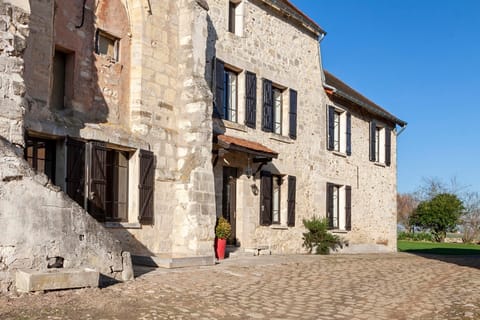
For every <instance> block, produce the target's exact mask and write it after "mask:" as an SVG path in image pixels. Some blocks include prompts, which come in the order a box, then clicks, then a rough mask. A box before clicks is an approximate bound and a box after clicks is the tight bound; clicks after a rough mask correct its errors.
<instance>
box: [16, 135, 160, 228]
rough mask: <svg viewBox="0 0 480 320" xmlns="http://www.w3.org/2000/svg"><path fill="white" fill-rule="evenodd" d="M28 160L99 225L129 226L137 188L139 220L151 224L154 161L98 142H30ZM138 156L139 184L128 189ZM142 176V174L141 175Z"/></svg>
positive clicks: (149, 155) (149, 156) (150, 156)
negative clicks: (127, 223) (133, 166)
mask: <svg viewBox="0 0 480 320" xmlns="http://www.w3.org/2000/svg"><path fill="white" fill-rule="evenodd" d="M26 141H27V143H26V147H25V159H26V160H27V161H28V163H29V164H30V165H31V166H32V168H33V169H34V170H36V171H37V172H39V173H45V174H46V175H47V176H48V177H49V178H50V180H52V182H54V183H55V184H57V185H58V186H60V187H62V189H63V190H64V191H65V192H66V193H67V195H68V196H70V197H71V198H72V199H73V200H75V201H76V202H77V203H78V204H79V205H80V206H82V207H83V208H85V209H86V210H87V211H88V212H89V213H90V214H91V215H92V216H93V217H95V218H96V219H97V220H99V221H116V222H128V217H129V215H128V212H129V199H130V198H131V196H130V191H132V186H135V188H136V187H137V186H138V190H135V192H134V193H135V194H136V195H137V194H138V197H139V201H138V203H139V208H138V211H139V215H138V216H139V220H140V222H144V223H153V189H154V170H155V157H154V155H153V153H152V152H151V151H146V150H135V149H129V148H126V147H121V146H118V147H117V146H115V145H111V144H108V143H105V142H100V141H83V140H80V139H71V138H66V139H65V138H57V139H56V140H54V139H51V140H49V139H39V138H33V137H29V136H27V138H26ZM136 153H138V157H136V158H135V159H136V161H138V166H137V167H139V171H138V175H134V176H135V177H138V178H137V179H138V180H139V181H138V183H134V184H130V183H129V179H130V176H131V175H130V173H131V170H132V169H131V168H130V167H131V166H130V162H131V161H132V159H133V158H134V155H135V154H136ZM137 170H138V169H137Z"/></svg>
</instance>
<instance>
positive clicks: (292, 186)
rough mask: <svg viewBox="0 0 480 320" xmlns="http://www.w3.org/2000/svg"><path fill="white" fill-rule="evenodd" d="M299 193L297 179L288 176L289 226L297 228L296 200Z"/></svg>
mask: <svg viewBox="0 0 480 320" xmlns="http://www.w3.org/2000/svg"><path fill="white" fill-rule="evenodd" d="M296 192H297V178H296V177H294V176H288V200H287V201H288V219H287V225H288V226H289V227H295V198H296Z"/></svg>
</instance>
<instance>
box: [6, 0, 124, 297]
mask: <svg viewBox="0 0 480 320" xmlns="http://www.w3.org/2000/svg"><path fill="white" fill-rule="evenodd" d="M30 18H31V17H30V12H29V6H28V3H25V2H24V1H9V2H8V3H7V2H2V3H0V25H1V26H2V30H1V37H0V44H1V46H0V66H1V68H2V73H1V75H0V79H1V82H0V83H1V85H0V95H1V96H2V100H1V106H2V112H6V113H5V115H8V117H6V118H5V119H6V121H5V122H2V123H1V125H0V128H1V129H0V130H2V131H1V134H0V135H2V136H3V137H1V138H0V159H2V161H0V222H1V225H2V227H3V232H2V233H1V234H0V291H6V290H11V289H13V286H12V285H13V279H14V272H15V270H16V269H20V268H26V269H46V268H47V265H48V262H49V261H48V259H49V258H55V257H62V258H64V265H63V266H64V267H66V268H70V267H72V268H73V267H91V268H95V269H97V270H99V271H100V272H101V273H102V274H103V275H104V276H107V277H109V278H115V279H119V280H122V279H123V280H127V279H131V278H132V277H133V272H132V268H131V261H130V255H129V254H128V252H124V251H123V250H122V248H121V246H120V244H119V243H118V241H116V240H115V239H114V238H113V237H112V236H111V235H110V234H109V233H108V232H107V231H106V230H105V229H104V228H103V227H102V226H101V225H100V224H98V223H97V222H96V221H95V220H94V219H93V218H92V217H90V216H89V215H88V214H87V213H86V212H85V211H84V210H83V209H82V208H80V207H79V206H78V205H77V204H76V203H75V202H74V201H72V200H71V199H69V198H68V197H66V196H65V194H64V193H63V192H62V191H61V190H60V188H58V187H55V186H53V185H51V184H50V182H49V181H48V179H47V177H46V176H44V175H37V174H35V173H34V172H33V170H32V169H31V168H30V167H29V166H28V164H27V163H26V162H25V161H24V160H23V159H22V153H23V152H22V151H23V150H22V149H21V147H22V146H23V145H24V140H23V121H22V116H23V110H24V101H25V100H24V95H25V84H24V81H23V77H24V73H23V71H24V49H25V45H26V44H27V43H29V40H28V39H30V38H31V37H32V34H30V35H29V24H30V23H31V21H32V20H31V19H30ZM37 18H38V17H37ZM32 19H35V17H32ZM36 32H38V30H36ZM33 34H35V33H34V32H33ZM30 54H33V53H32V51H30ZM39 55H40V56H42V55H41V52H40V53H39ZM26 56H27V57H29V56H28V55H26ZM41 85H42V83H39V86H41ZM27 91H28V90H27ZM29 98H30V97H28V96H27V97H26V98H25V99H29ZM3 119H4V118H2V120H3ZM7 120H8V121H7ZM12 143H14V144H15V145H17V147H15V146H14V145H12Z"/></svg>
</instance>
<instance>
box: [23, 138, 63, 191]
mask: <svg viewBox="0 0 480 320" xmlns="http://www.w3.org/2000/svg"><path fill="white" fill-rule="evenodd" d="M40 144H43V146H40ZM29 148H31V150H32V152H31V156H30V155H29V151H28V150H29ZM39 149H45V151H44V156H43V158H40V157H39V154H38V153H39ZM24 159H25V160H26V161H27V162H28V164H29V165H30V166H31V167H32V169H33V170H34V171H35V172H36V173H43V174H45V175H46V176H47V177H48V178H49V179H50V180H51V181H52V182H53V183H55V168H56V140H53V139H43V138H37V137H32V136H29V135H27V136H26V137H25V149H24ZM39 161H43V169H42V170H39V168H38V167H39ZM48 164H49V166H50V168H49V170H47V166H48Z"/></svg>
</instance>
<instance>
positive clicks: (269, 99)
mask: <svg viewBox="0 0 480 320" xmlns="http://www.w3.org/2000/svg"><path fill="white" fill-rule="evenodd" d="M262 130H263V131H266V132H272V131H273V92H272V81H270V80H268V79H264V80H263V117H262Z"/></svg>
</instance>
